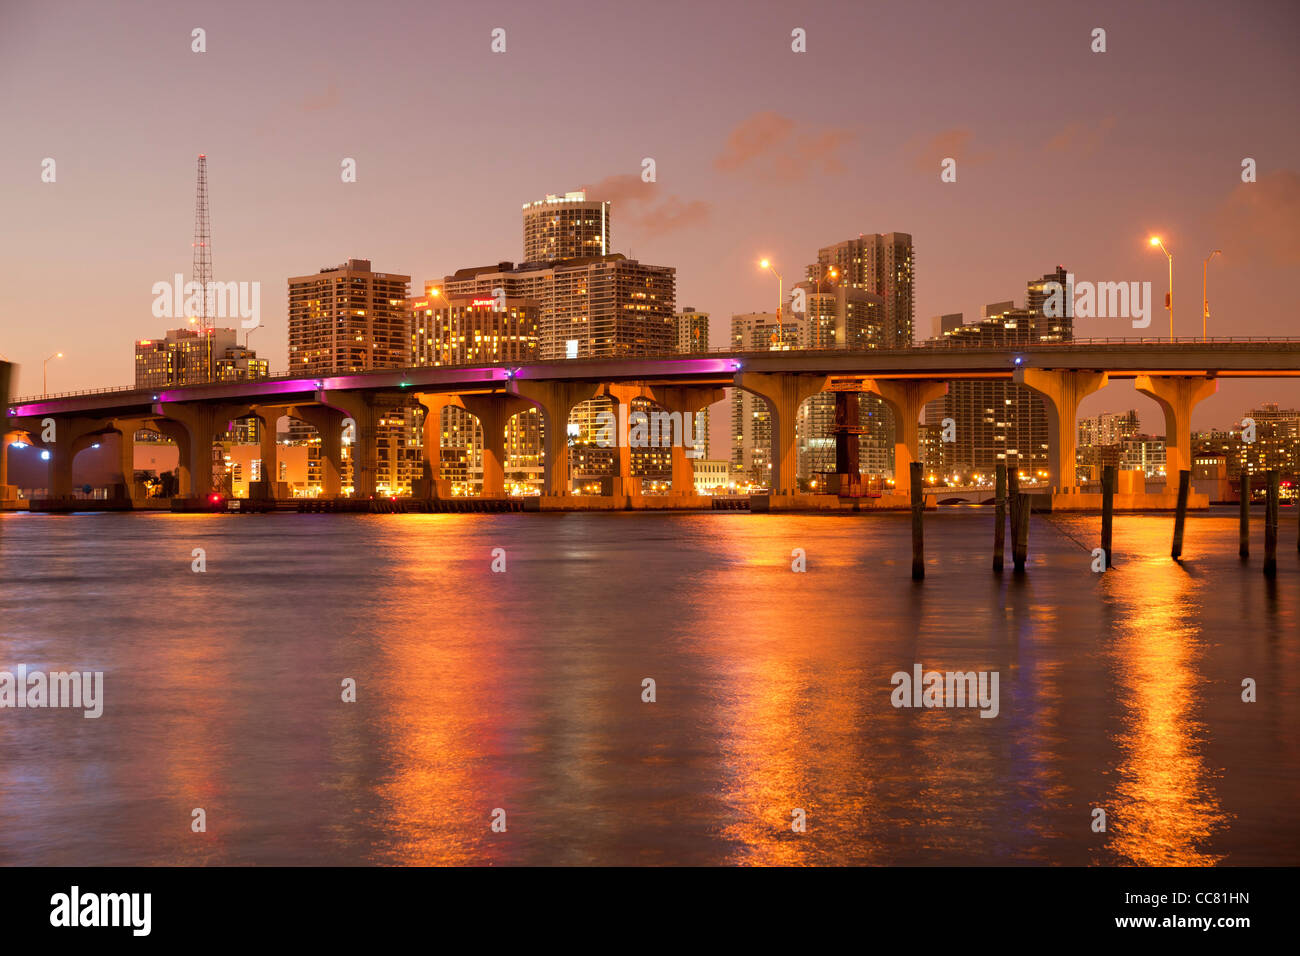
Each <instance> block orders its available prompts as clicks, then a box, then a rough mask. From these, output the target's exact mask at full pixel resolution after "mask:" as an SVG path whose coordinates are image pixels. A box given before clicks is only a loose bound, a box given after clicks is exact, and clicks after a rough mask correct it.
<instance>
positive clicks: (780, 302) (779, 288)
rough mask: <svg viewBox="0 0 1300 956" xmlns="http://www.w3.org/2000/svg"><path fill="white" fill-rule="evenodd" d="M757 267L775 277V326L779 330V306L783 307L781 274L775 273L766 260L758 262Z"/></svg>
mask: <svg viewBox="0 0 1300 956" xmlns="http://www.w3.org/2000/svg"><path fill="white" fill-rule="evenodd" d="M759 266H761V267H762V268H764V269H766V270H767V271H768V272H770V273H772V275H774V276H776V324H777V327H778V328H779V327H780V325H781V306H783V305H785V280H784V279H783V278H781V273H779V272H777V271H776V269H775V268H774V267H773V266H772V263H771V262H770V261H768V260H767V259H764V260H763V261H762V262H760V263H759Z"/></svg>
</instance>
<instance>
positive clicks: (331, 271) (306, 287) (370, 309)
mask: <svg viewBox="0 0 1300 956" xmlns="http://www.w3.org/2000/svg"><path fill="white" fill-rule="evenodd" d="M410 284H411V277H410V276H406V275H395V274H392V273H385V272H374V271H372V270H371V268H370V260H369V259H349V260H348V261H347V262H345V263H343V264H342V265H339V266H326V267H325V268H323V269H321V270H320V271H319V272H317V273H315V274H312V275H305V276H294V277H292V278H290V279H289V368H290V371H291V372H292V373H295V374H304V373H305V374H308V375H311V374H316V373H337V372H366V371H370V370H372V369H382V368H406V367H407V366H409V365H410V362H411V360H410V349H411V332H410V316H411V313H410V311H409V309H408V308H407V302H406V300H407V296H408V294H409V288H410ZM418 431H419V428H418V423H417V421H416V419H415V410H414V406H413V405H412V404H411V403H410V402H402V403H398V404H394V405H392V406H390V407H387V408H385V409H384V410H383V413H382V414H381V416H380V418H379V425H378V427H377V429H376V443H377V445H378V449H379V455H378V471H377V473H376V486H377V487H378V488H379V489H380V491H381V493H391V494H397V493H399V492H406V491H409V489H410V487H411V482H412V481H413V479H415V478H416V477H418V470H417V469H418V467H419V446H418V444H416V442H415V436H416V435H417V433H418ZM315 434H316V433H315V429H313V428H312V427H311V426H310V425H307V424H306V423H304V422H297V421H294V422H291V423H290V427H289V435H290V440H292V441H295V442H311V441H312V440H313V439H314V437H315ZM344 470H345V472H350V470H351V463H350V462H348V463H346V464H345V469H344ZM313 474H314V470H313ZM347 480H348V479H347V477H346V476H345V477H344V481H345V482H347Z"/></svg>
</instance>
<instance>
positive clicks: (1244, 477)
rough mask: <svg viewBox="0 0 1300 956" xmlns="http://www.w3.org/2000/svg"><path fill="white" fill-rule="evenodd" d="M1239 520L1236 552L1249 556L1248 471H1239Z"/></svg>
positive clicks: (1242, 555)
mask: <svg viewBox="0 0 1300 956" xmlns="http://www.w3.org/2000/svg"><path fill="white" fill-rule="evenodd" d="M1239 512H1240V515H1241V517H1240V520H1239V522H1238V524H1239V526H1240V527H1239V530H1238V532H1237V554H1239V555H1241V557H1243V558H1248V557H1250V472H1248V471H1243V472H1242V473H1241V504H1240V508H1239Z"/></svg>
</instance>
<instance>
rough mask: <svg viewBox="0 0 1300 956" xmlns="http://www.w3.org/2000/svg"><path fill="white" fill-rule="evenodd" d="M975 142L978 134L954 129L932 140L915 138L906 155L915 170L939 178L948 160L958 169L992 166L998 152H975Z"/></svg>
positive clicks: (961, 128) (960, 128)
mask: <svg viewBox="0 0 1300 956" xmlns="http://www.w3.org/2000/svg"><path fill="white" fill-rule="evenodd" d="M974 138H975V134H974V133H972V132H971V131H970V130H968V129H966V128H965V127H953V128H952V129H946V130H943V131H941V132H938V133H935V134H934V135H933V136H931V137H930V138H929V139H923V138H921V137H918V136H914V137H912V139H911V140H909V141H908V142H907V144H906V145H905V146H904V147H903V151H904V153H906V154H907V157H908V165H909V166H911V167H912V169H914V170H916V171H917V172H922V173H935V174H936V175H937V174H938V171H939V164H940V163H942V162H943V160H945V159H949V158H952V159H955V160H957V165H958V167H961V166H982V165H984V164H985V163H987V162H989V161H990V160H991V159H992V158H993V156H994V151H993V150H989V149H983V150H977V149H975V148H974V147H972V146H971V145H970V144H971V141H972V140H973V139H974Z"/></svg>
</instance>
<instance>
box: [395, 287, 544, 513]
mask: <svg viewBox="0 0 1300 956" xmlns="http://www.w3.org/2000/svg"><path fill="white" fill-rule="evenodd" d="M498 306H500V308H498ZM409 307H410V309H411V360H410V364H411V365H413V366H427V365H433V366H438V365H470V364H474V363H477V362H485V363H487V362H519V363H520V364H524V363H527V362H532V361H536V359H537V318H538V312H539V307H538V303H537V302H536V300H534V299H511V298H506V299H502V300H497V299H495V298H492V297H475V296H447V295H445V294H444V293H443V292H442V290H441V289H438V290H437V292H436V293H435V292H434V291H433V287H431V288H430V292H429V293H428V294H426V295H424V296H421V297H418V298H414V299H412V300H410V303H409ZM438 430H439V433H440V435H441V448H442V454H441V457H440V462H441V471H440V474H439V475H438V476H436V477H441V478H445V479H447V480H449V481H451V483H452V491H453V493H457V494H476V493H477V492H478V490H479V489H480V488H481V487H482V483H483V436H482V431H481V426H480V425H479V423H478V420H477V419H476V418H474V417H473V416H472V415H470V414H469V413H468V412H466V411H465V410H464V409H463V408H456V407H454V406H453V407H448V408H445V409H443V410H442V418H441V420H440V422H439V429H438ZM422 436H423V430H421V440H423V437H422ZM542 438H543V432H542V422H541V415H540V414H539V413H538V411H537V410H536V409H529V410H527V411H524V412H520V413H519V414H517V415H514V416H512V417H511V419H510V421H509V422H508V423H507V425H506V447H505V452H506V460H505V465H504V470H505V473H506V478H507V479H508V481H507V486H508V487H513V488H515V489H516V490H522V489H523V488H524V487H532V488H536V489H537V490H539V491H540V489H541V485H542V482H543V468H542V447H543V445H542Z"/></svg>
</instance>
